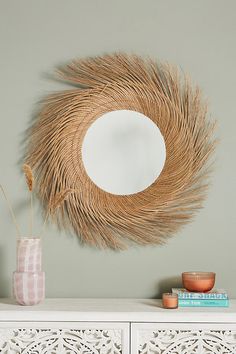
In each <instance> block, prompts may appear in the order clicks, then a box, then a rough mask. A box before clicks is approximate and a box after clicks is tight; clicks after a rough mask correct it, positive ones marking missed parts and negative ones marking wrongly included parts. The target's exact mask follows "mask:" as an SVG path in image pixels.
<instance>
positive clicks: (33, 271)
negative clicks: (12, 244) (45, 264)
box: [13, 237, 45, 305]
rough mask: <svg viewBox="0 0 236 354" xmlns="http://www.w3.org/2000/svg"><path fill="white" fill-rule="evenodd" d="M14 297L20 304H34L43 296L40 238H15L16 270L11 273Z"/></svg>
mask: <svg viewBox="0 0 236 354" xmlns="http://www.w3.org/2000/svg"><path fill="white" fill-rule="evenodd" d="M13 292H14V297H15V299H16V301H17V302H18V304H20V305H36V304H38V303H40V302H41V301H42V300H43V299H44V297H45V273H44V272H42V247H41V239H40V238H32V237H30V238H20V239H18V240H17V270H16V271H15V272H14V273H13Z"/></svg>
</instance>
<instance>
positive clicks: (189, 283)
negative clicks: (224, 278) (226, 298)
mask: <svg viewBox="0 0 236 354" xmlns="http://www.w3.org/2000/svg"><path fill="white" fill-rule="evenodd" d="M215 276H216V274H215V273H213V272H184V273H182V282H183V286H184V288H185V289H187V290H189V291H196V292H207V291H210V290H211V289H212V288H213V286H214V285H215Z"/></svg>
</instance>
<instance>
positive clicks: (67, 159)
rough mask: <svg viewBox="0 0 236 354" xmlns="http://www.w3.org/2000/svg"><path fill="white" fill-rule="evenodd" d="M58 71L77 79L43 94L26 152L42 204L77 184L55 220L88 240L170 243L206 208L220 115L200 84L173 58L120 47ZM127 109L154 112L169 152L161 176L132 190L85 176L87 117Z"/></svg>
mask: <svg viewBox="0 0 236 354" xmlns="http://www.w3.org/2000/svg"><path fill="white" fill-rule="evenodd" d="M57 75H58V76H59V77H60V78H61V79H62V80H66V81H69V82H71V83H72V84H74V85H76V86H77V87H75V88H74V89H73V90H68V91H64V92H60V93H56V94H53V95H50V96H49V97H47V98H46V99H45V101H44V103H43V106H42V109H41V112H40V114H39V117H38V120H37V121H36V122H35V124H34V125H33V127H32V129H31V131H30V135H29V139H28V148H27V157H26V163H27V164H29V165H30V166H32V168H33V169H34V170H35V171H37V185H38V186H39V188H38V195H39V197H40V199H41V201H42V203H43V204H44V206H45V208H46V209H47V208H48V205H49V203H50V200H52V199H53V198H54V197H55V196H56V194H57V193H58V192H59V191H61V190H65V189H68V188H69V189H76V190H77V191H79V192H78V193H75V194H72V195H71V196H70V198H69V200H66V201H65V203H63V206H62V207H61V208H60V209H59V212H58V213H57V214H58V216H57V219H56V222H57V223H58V225H60V226H62V227H64V228H69V229H72V230H73V231H74V232H75V233H76V234H77V235H78V236H79V237H81V239H82V240H83V241H84V242H86V243H89V244H92V245H96V246H98V247H102V248H104V247H111V248H114V249H122V248H125V247H126V245H127V242H126V240H128V241H131V242H136V243H138V244H140V245H145V244H150V243H151V244H163V243H165V241H166V240H167V239H168V237H170V236H171V235H173V234H175V233H176V232H178V231H179V230H180V228H181V227H182V226H183V225H185V224H186V223H188V222H189V221H190V220H191V219H192V217H193V216H194V215H195V213H196V212H197V211H198V210H199V209H200V208H202V203H203V201H204V199H205V197H206V192H207V188H208V181H209V173H210V167H211V163H210V161H211V159H210V158H211V156H212V153H213V151H214V149H215V146H216V140H215V139H214V137H213V131H214V127H215V123H214V122H212V121H209V120H208V118H207V107H206V104H205V102H204V101H203V99H202V97H201V93H200V90H199V88H197V87H196V88H193V87H192V86H191V84H190V80H189V79H188V78H187V77H185V76H184V77H183V76H181V75H180V73H179V71H178V70H177V69H176V68H174V67H171V66H170V65H168V64H161V63H156V62H154V61H153V60H151V59H143V58H141V57H138V56H135V55H126V54H122V53H115V54H112V55H105V56H102V57H96V58H88V59H82V60H74V61H73V62H72V63H70V64H68V65H66V66H64V67H62V68H59V69H58V71H57ZM78 85H79V86H78ZM122 109H128V110H134V111H139V112H141V113H143V114H144V115H146V116H148V117H149V118H150V119H152V120H153V122H154V123H156V124H157V126H158V127H159V129H160V131H161V133H162V135H163V137H164V139H165V144H166V152H167V158H166V163H165V166H164V169H163V171H162V173H161V175H160V176H159V178H158V179H157V180H156V181H155V182H154V183H153V184H152V185H151V186H150V187H148V188H147V189H146V190H144V191H142V192H140V193H137V194H133V195H128V196H117V195H112V194H109V193H106V192H104V191H103V190H101V189H99V188H98V187H97V186H96V185H95V184H94V183H93V182H92V181H91V180H90V179H89V178H88V176H87V174H86V171H85V169H84V166H83V162H82V156H81V147H82V141H83V138H84V136H85V134H86V132H87V130H88V128H89V127H90V125H91V124H92V123H93V122H94V121H95V120H96V119H97V118H98V117H99V116H101V115H102V114H104V113H106V112H108V111H112V110H122Z"/></svg>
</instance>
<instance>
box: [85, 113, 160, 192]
mask: <svg viewBox="0 0 236 354" xmlns="http://www.w3.org/2000/svg"><path fill="white" fill-rule="evenodd" d="M82 159H83V164H84V167H85V170H86V172H87V174H88V176H89V177H90V179H91V180H92V181H93V182H94V183H95V184H96V185H97V186H98V187H99V188H101V189H103V190H104V191H106V192H109V193H112V194H116V195H129V194H134V193H138V192H141V191H143V190H145V189H146V188H147V187H149V186H150V185H151V184H152V183H153V182H154V181H155V180H156V179H157V178H158V176H159V175H160V173H161V171H162V169H163V167H164V164H165V159H166V148H165V141H164V138H163V136H162V134H161V132H160V130H159V128H158V126H157V125H156V124H155V123H154V122H153V121H152V120H151V119H150V118H148V117H146V116H145V115H144V114H142V113H139V112H136V111H130V110H117V111H111V112H107V113H106V114H104V115H102V116H101V117H99V118H98V119H96V121H95V122H94V123H93V124H92V125H91V126H90V127H89V129H88V130H87V132H86V135H85V137H84V140H83V144H82Z"/></svg>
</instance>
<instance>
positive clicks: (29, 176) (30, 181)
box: [22, 164, 34, 236]
mask: <svg viewBox="0 0 236 354" xmlns="http://www.w3.org/2000/svg"><path fill="white" fill-rule="evenodd" d="M22 169H23V172H24V175H25V180H26V183H27V186H28V189H29V191H30V215H29V233H30V235H31V236H33V195H32V192H33V188H34V175H33V171H32V169H31V167H30V166H29V165H27V164H24V165H23V167H22Z"/></svg>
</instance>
